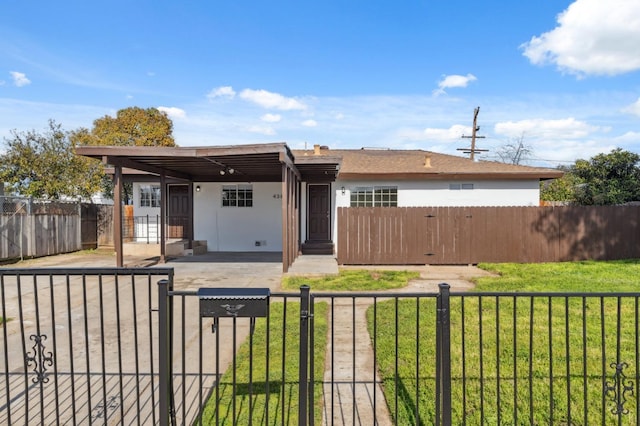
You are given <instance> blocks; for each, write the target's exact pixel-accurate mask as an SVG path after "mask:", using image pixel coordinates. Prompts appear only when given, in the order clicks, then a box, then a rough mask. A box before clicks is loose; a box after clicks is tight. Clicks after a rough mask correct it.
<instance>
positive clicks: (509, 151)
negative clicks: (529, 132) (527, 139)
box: [496, 133, 533, 165]
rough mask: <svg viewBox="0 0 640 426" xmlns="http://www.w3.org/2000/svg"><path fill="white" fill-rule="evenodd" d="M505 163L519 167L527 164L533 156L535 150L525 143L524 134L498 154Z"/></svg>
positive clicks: (502, 147)
mask: <svg viewBox="0 0 640 426" xmlns="http://www.w3.org/2000/svg"><path fill="white" fill-rule="evenodd" d="M496 153H497V154H498V157H500V161H502V162H503V163H509V164H515V165H519V164H522V163H524V162H526V161H527V160H528V159H529V158H530V157H531V154H533V148H531V146H529V145H526V144H525V143H524V133H523V134H522V135H520V137H519V138H517V139H513V140H512V141H511V142H509V143H507V144H505V145H502V146H501V147H500V148H498V151H497V152H496Z"/></svg>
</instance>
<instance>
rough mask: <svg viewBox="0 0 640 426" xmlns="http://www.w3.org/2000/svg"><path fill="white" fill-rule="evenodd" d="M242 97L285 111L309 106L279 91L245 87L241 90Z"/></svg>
mask: <svg viewBox="0 0 640 426" xmlns="http://www.w3.org/2000/svg"><path fill="white" fill-rule="evenodd" d="M240 97H241V98H242V99H244V100H246V101H249V102H253V103H255V104H257V105H260V106H261V107H264V108H275V109H279V110H283V111H290V110H305V109H307V106H306V105H305V104H303V103H302V102H300V101H298V100H297V99H294V98H287V97H284V96H282V95H281V94H279V93H273V92H268V91H266V90H252V89H244V90H243V91H242V92H240Z"/></svg>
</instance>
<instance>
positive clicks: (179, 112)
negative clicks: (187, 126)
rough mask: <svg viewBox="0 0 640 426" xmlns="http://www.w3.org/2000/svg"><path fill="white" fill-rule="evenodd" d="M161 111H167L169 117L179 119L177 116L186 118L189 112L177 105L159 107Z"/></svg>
mask: <svg viewBox="0 0 640 426" xmlns="http://www.w3.org/2000/svg"><path fill="white" fill-rule="evenodd" d="M158 110H159V111H162V112H166V113H167V115H168V116H169V118H171V119H177V118H185V117H186V116H187V112H186V111H185V110H183V109H180V108H176V107H163V106H160V107H158Z"/></svg>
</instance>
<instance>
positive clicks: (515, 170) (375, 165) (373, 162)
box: [293, 149, 563, 179]
mask: <svg viewBox="0 0 640 426" xmlns="http://www.w3.org/2000/svg"><path fill="white" fill-rule="evenodd" d="M293 154H294V156H295V157H296V159H297V158H300V157H307V156H314V157H318V156H320V157H322V156H327V157H328V158H329V157H332V158H335V157H342V164H341V165H340V172H339V174H338V178H339V179H366V178H386V179H412V178H413V179H456V178H458V179H468V178H483V179H550V178H558V177H561V176H562V174H563V173H562V172H561V171H559V170H556V169H549V168H544V167H529V166H516V165H513V164H505V163H500V162H496V161H483V160H480V161H472V160H470V159H468V158H464V157H458V156H455V155H447V154H439V153H435V152H430V151H423V150H375V149H374V150H370V149H357V150H341V149H335V150H334V149H322V150H320V153H319V154H318V155H314V151H313V150H306V151H305V150H293Z"/></svg>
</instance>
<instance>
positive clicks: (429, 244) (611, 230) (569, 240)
mask: <svg viewBox="0 0 640 426" xmlns="http://www.w3.org/2000/svg"><path fill="white" fill-rule="evenodd" d="M338 229H339V230H340V232H339V233H338V234H339V235H338V263H339V264H353V265H367V264H368V265H384V264H388V265H393V264H475V263H479V262H558V261H572V260H589V259H593V260H615V259H629V258H638V257H640V244H638V243H637V242H638V241H639V237H640V206H562V207H556V206H554V207H397V208H389V207H374V208H364V207H357V208H353V207H341V208H339V209H338Z"/></svg>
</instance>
